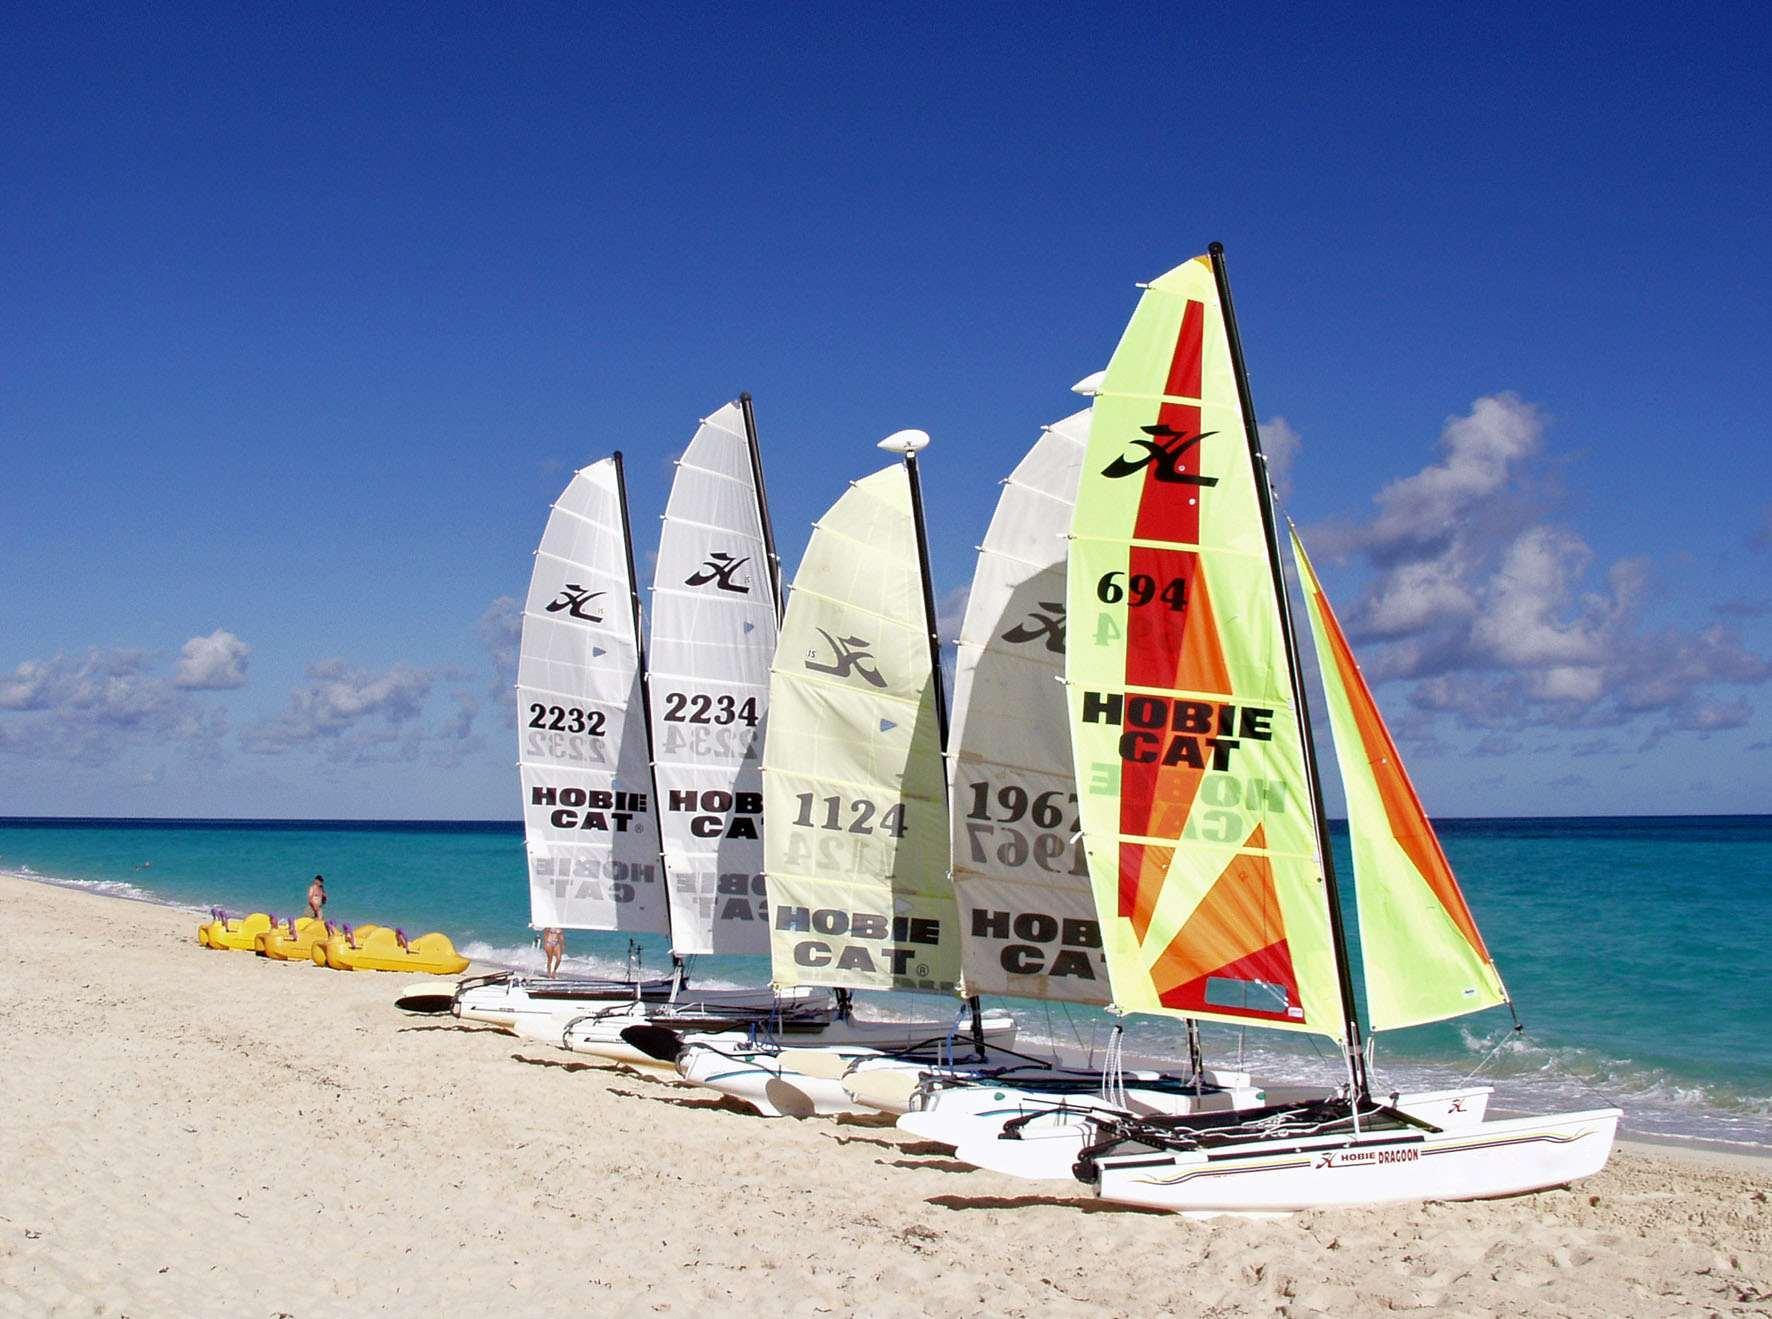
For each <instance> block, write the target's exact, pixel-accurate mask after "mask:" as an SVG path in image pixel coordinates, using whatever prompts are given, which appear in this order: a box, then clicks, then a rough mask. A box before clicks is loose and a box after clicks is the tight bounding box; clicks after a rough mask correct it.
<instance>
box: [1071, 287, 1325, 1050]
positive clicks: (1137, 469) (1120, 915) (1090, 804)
mask: <svg viewBox="0 0 1772 1319" xmlns="http://www.w3.org/2000/svg"><path fill="white" fill-rule="evenodd" d="M1244 423H1245V417H1244V414H1243V409H1242V405H1241V403H1240V402H1239V399H1238V394H1237V385H1236V376H1235V370H1234V367H1233V363H1232V359H1231V353H1230V344H1229V338H1228V335H1227V332H1226V327H1225V320H1224V313H1223V309H1222V308H1221V306H1220V303H1219V297H1218V292H1217V287H1216V284H1215V282H1214V279H1213V273H1212V269H1211V266H1210V264H1209V262H1208V260H1207V258H1205V257H1199V258H1196V259H1195V260H1192V261H1189V262H1187V263H1186V264H1184V265H1182V266H1179V267H1177V268H1176V269H1174V270H1172V271H1170V272H1169V273H1168V274H1166V275H1164V276H1163V277H1162V278H1160V279H1158V280H1156V281H1155V282H1154V283H1152V284H1151V285H1150V286H1149V287H1148V288H1147V290H1146V292H1145V293H1144V295H1143V296H1142V297H1141V298H1140V300H1139V304H1138V308H1137V310H1136V312H1135V313H1134V314H1133V317H1132V321H1131V323H1130V324H1129V325H1128V326H1127V328H1126V333H1125V335H1124V337H1123V338H1122V339H1121V340H1120V344H1119V347H1118V348H1117V349H1116V350H1115V352H1114V357H1113V360H1112V362H1111V363H1109V365H1108V369H1107V375H1106V378H1105V380H1104V381H1103V384H1102V388H1101V392H1100V393H1099V394H1098V395H1097V397H1096V399H1095V406H1094V409H1093V420H1092V423H1091V427H1090V436H1089V448H1088V450H1087V452H1086V454H1085V456H1084V462H1083V475H1082V478H1081V481H1080V484H1079V487H1078V492H1077V508H1076V513H1075V516H1074V518H1073V519H1072V524H1071V529H1072V539H1071V546H1070V560H1069V568H1068V572H1067V594H1066V598H1067V602H1068V607H1067V617H1068V620H1069V626H1068V629H1067V637H1066V686H1067V693H1068V697H1069V701H1070V713H1071V731H1072V750H1073V754H1074V756H1075V758H1076V773H1077V782H1078V785H1079V790H1080V791H1079V795H1080V797H1081V803H1080V805H1081V810H1080V813H1079V814H1080V819H1081V824H1082V832H1083V836H1084V845H1085V848H1086V850H1087V853H1088V858H1089V871H1090V877H1091V879H1092V881H1093V884H1094V888H1095V900H1096V909H1097V911H1098V912H1099V914H1100V917H1101V921H1102V933H1103V936H1104V939H1103V942H1104V943H1105V945H1106V949H1107V960H1108V968H1109V971H1110V973H1111V975H1112V979H1113V986H1114V996H1115V1003H1116V1004H1117V1006H1118V1007H1120V1008H1121V1009H1123V1010H1126V1011H1134V1012H1156V1013H1167V1014H1171V1015H1176V1016H1185V1017H1194V1018H1198V1019H1201V1020H1219V1021H1231V1022H1238V1023H1244V1024H1257V1025H1264V1026H1271V1027H1276V1028H1280V1029H1290V1030H1302V1031H1311V1032H1316V1033H1318V1034H1322V1035H1327V1036H1330V1037H1332V1038H1334V1039H1336V1040H1342V1039H1344V1038H1345V1034H1346V1028H1345V1025H1344V1020H1345V1018H1344V1013H1343V1012H1342V1005H1341V995H1340V989H1339V983H1338V972H1339V967H1338V963H1337V961H1336V955H1335V947H1334V937H1333V933H1332V929H1331V926H1330V918H1329V904H1328V900H1327V895H1326V885H1325V881H1324V872H1323V867H1322V864H1321V863H1320V861H1319V858H1318V848H1317V836H1318V835H1317V822H1316V816H1315V812H1314V810H1313V807H1312V800H1311V798H1312V793H1311V787H1310V781H1309V779H1308V778H1307V777H1306V768H1305V763H1304V736H1303V730H1302V728H1301V720H1300V718H1299V715H1298V711H1297V709H1296V708H1295V704H1294V700H1293V696H1292V691H1293V684H1292V677H1293V675H1292V670H1291V665H1290V662H1289V660H1288V656H1287V649H1286V645H1285V638H1284V631H1283V627H1282V622H1281V616H1280V606H1279V599H1280V597H1279V594H1278V591H1277V589H1276V583H1277V582H1278V580H1279V578H1278V564H1277V562H1276V561H1275V556H1274V554H1273V553H1272V552H1271V551H1270V548H1269V538H1268V535H1267V531H1266V524H1265V523H1264V520H1263V515H1262V505H1261V503H1260V500H1259V495H1258V491H1257V487H1256V484H1255V482H1256V473H1255V471H1254V463H1253V460H1252V457H1251V453H1250V447H1249V444H1248V440H1247V432H1246V429H1245V424H1244Z"/></svg>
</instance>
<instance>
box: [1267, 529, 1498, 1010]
mask: <svg viewBox="0 0 1772 1319" xmlns="http://www.w3.org/2000/svg"><path fill="white" fill-rule="evenodd" d="M1292 553H1293V556H1294V557H1295V558H1296V559H1297V560H1298V577H1299V582H1300V584H1301V585H1302V586H1303V588H1304V601H1305V609H1306V612H1308V613H1309V615H1310V620H1311V636H1312V639H1313V640H1314V641H1315V643H1316V648H1317V660H1318V667H1319V668H1320V669H1321V670H1322V675H1323V691H1324V693H1325V695H1326V696H1327V697H1328V704H1329V727H1330V731H1331V732H1332V733H1333V734H1334V737H1335V759H1336V763H1337V764H1338V765H1340V767H1341V782H1342V787H1343V788H1344V789H1345V790H1346V792H1347V824H1348V835H1349V838H1350V840H1351V842H1352V844H1353V853H1354V883H1355V886H1356V888H1357V891H1358V893H1359V909H1360V954H1361V960H1362V963H1363V964H1364V967H1365V972H1366V1011H1367V1015H1368V1018H1369V1020H1370V1023H1371V1027H1372V1029H1373V1030H1375V1031H1379V1030H1396V1029H1398V1028H1399V1027H1403V1026H1418V1025H1421V1024H1422V1023H1423V1022H1429V1021H1443V1020H1444V1019H1445V1018H1447V1017H1457V1016H1462V1015H1463V1014H1465V1013H1467V1012H1478V1011H1481V1010H1482V1009H1484V1008H1491V1007H1495V1006H1497V1005H1498V1004H1501V1003H1505V1002H1507V990H1506V989H1505V988H1504V987H1503V986H1502V983H1501V974H1500V972H1498V971H1497V970H1496V969H1495V963H1494V961H1493V960H1492V959H1491V958H1490V956H1489V950H1488V948H1486V947H1485V946H1484V944H1483V936H1482V934H1480V933H1479V932H1478V930H1477V923H1476V921H1475V920H1474V919H1473V918H1472V916H1471V911H1470V907H1469V906H1468V905H1467V904H1466V903H1465V900H1464V894H1463V892H1461V891H1460V889H1459V887H1458V880H1457V879H1456V878H1454V877H1453V874H1452V866H1451V864H1450V863H1449V862H1448V861H1447V860H1446V853H1445V851H1444V850H1443V849H1442V848H1441V847H1440V840H1439V838H1438V837H1437V836H1436V835H1435V833H1434V827H1433V825H1432V824H1431V823H1429V821H1428V818H1427V813H1426V812H1425V811H1424V810H1422V808H1421V799H1420V798H1419V797H1417V796H1416V795H1415V785H1414V784H1413V783H1411V782H1410V781H1409V774H1408V771H1406V770H1405V769H1404V768H1403V758H1402V756H1400V755H1399V754H1398V753H1397V744H1396V743H1395V742H1394V741H1393V740H1392V739H1391V735H1390V730H1389V729H1388V728H1386V727H1385V724H1384V719H1383V717H1382V716H1381V715H1380V714H1379V713H1378V705H1377V703H1376V702H1375V701H1374V700H1373V699H1372V691H1371V689H1370V688H1368V687H1367V686H1366V679H1365V677H1364V675H1362V674H1361V672H1360V666H1359V665H1358V664H1357V663H1355V661H1354V653H1353V650H1352V649H1351V648H1350V647H1349V646H1348V642H1347V636H1346V635H1345V634H1344V633H1343V632H1342V630H1341V624H1340V622H1339V621H1337V619H1336V617H1335V611H1334V610H1333V609H1332V608H1330V606H1329V598H1328V597H1327V596H1326V595H1324V594H1323V587H1322V584H1321V583H1320V582H1319V581H1318V580H1317V573H1316V569H1315V568H1313V567H1312V566H1311V561H1310V559H1309V558H1307V557H1306V555H1305V552H1304V545H1303V543H1302V542H1300V541H1299V539H1298V533H1297V531H1294V532H1293V533H1292Z"/></svg>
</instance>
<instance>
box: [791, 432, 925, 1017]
mask: <svg viewBox="0 0 1772 1319" xmlns="http://www.w3.org/2000/svg"><path fill="white" fill-rule="evenodd" d="M916 518H917V515H916V512H915V510H914V505H913V494H912V487H911V484H910V481H909V478H908V476H907V468H905V467H900V466H896V465H895V466H893V467H889V468H886V469H885V470H883V471H879V472H875V473H874V474H873V475H872V476H869V477H866V478H864V479H862V480H860V481H856V482H854V483H852V484H851V485H850V487H849V489H848V491H847V492H846V493H845V494H844V495H843V497H842V498H841V499H839V500H838V501H837V502H836V503H835V504H834V505H833V506H832V507H831V508H830V510H829V511H828V512H827V513H826V514H825V515H824V516H823V517H822V518H820V519H819V520H818V522H817V523H816V524H815V526H814V528H813V532H812V539H811V541H810V542H809V543H808V544H807V546H806V556H805V558H804V559H802V560H801V563H800V571H799V573H798V574H797V575H796V576H795V578H794V590H793V595H792V597H791V598H790V600H789V602H788V608H787V616H786V618H785V619H784V620H783V623H782V631H781V644H780V646H779V647H778V648H777V651H776V659H775V664H774V666H773V668H772V671H771V676H770V694H771V698H772V700H771V707H770V720H769V735H768V737H767V739H766V741H765V745H764V751H763V787H764V805H765V809H766V811H767V812H768V816H769V832H768V835H767V837H766V838H765V840H764V843H765V848H766V852H767V858H768V876H769V880H768V883H769V905H770V927H771V934H772V943H771V949H770V952H771V965H772V968H773V974H774V980H775V983H776V984H777V985H778V986H781V987H784V988H785V987H788V986H793V985H823V986H830V987H834V988H851V989H902V990H923V991H927V992H935V993H952V992H953V991H954V989H955V987H956V985H957V983H958V979H959V971H960V966H959V950H958V939H957V929H956V927H957V924H958V922H957V920H956V918H955V914H954V910H955V909H954V894H953V887H952V885H951V884H950V883H949V881H948V823H947V785H946V782H945V777H944V770H943V765H942V732H943V730H942V727H941V724H942V722H943V719H942V715H943V711H942V709H941V697H940V694H939V691H938V688H937V686H936V684H937V682H938V681H939V679H938V676H937V675H936V672H935V668H934V663H933V661H932V658H931V654H930V633H931V627H932V621H931V619H930V617H929V610H928V607H927V605H926V600H925V596H926V592H925V590H924V586H923V581H922V573H923V554H922V547H921V544H920V540H919V537H918V534H917V523H916Z"/></svg>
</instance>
